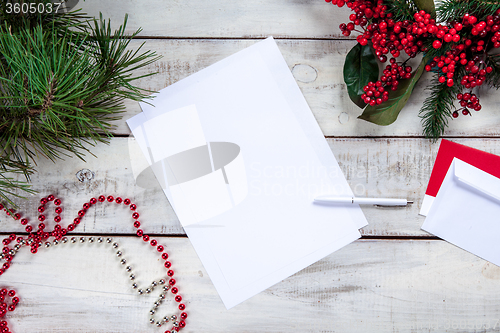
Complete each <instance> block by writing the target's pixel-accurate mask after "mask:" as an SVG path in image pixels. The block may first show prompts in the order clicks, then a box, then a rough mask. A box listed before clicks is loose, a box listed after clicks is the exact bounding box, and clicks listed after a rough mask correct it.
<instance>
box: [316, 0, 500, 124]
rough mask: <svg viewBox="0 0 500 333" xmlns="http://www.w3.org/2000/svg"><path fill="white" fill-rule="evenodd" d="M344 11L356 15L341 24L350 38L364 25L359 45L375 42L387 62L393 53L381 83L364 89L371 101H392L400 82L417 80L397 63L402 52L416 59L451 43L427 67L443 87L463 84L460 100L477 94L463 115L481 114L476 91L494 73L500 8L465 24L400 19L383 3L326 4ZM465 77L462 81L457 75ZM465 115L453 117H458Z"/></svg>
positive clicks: (464, 103) (422, 16) (347, 0)
mask: <svg viewBox="0 0 500 333" xmlns="http://www.w3.org/2000/svg"><path fill="white" fill-rule="evenodd" d="M325 1H326V2H331V3H332V4H334V5H337V6H339V7H342V6H344V4H346V5H347V7H349V8H350V9H351V10H352V11H354V14H351V15H350V16H349V19H350V21H351V22H350V23H348V24H345V23H343V24H341V25H340V29H341V30H342V33H343V34H344V35H345V36H349V35H350V34H351V31H353V30H355V27H356V26H359V27H360V28H361V29H360V30H359V32H360V35H358V36H357V41H358V43H360V44H361V45H367V44H368V41H369V40H371V42H372V45H373V48H374V50H375V54H376V56H377V57H378V59H379V61H381V62H382V63H384V62H386V61H387V55H388V54H389V53H390V54H391V55H392V57H393V58H391V59H390V60H391V64H390V65H388V66H386V68H385V70H384V72H383V75H382V76H381V78H380V80H379V81H377V82H370V83H369V84H368V85H367V86H365V87H364V94H363V95H362V96H361V98H362V99H363V100H364V101H365V103H367V104H370V105H372V106H373V105H377V104H380V103H382V102H384V101H385V100H387V99H388V96H387V94H384V92H386V90H388V89H392V90H396V89H397V86H398V82H399V81H400V79H405V78H410V77H411V68H410V67H406V66H404V64H405V63H406V62H403V63H402V64H401V65H398V64H397V62H396V59H394V58H397V57H398V56H400V55H401V53H402V52H404V53H406V55H407V56H408V57H410V58H413V57H415V56H416V55H417V54H418V53H420V52H427V51H428V49H427V46H426V45H432V48H434V49H441V48H442V47H443V46H444V45H447V46H449V47H447V48H446V49H447V50H446V52H443V53H444V54H443V55H440V56H435V57H434V58H433V59H432V61H431V62H430V63H429V64H428V65H426V66H425V69H426V70H427V71H434V72H436V73H437V74H438V80H439V82H440V83H445V84H446V85H447V86H448V87H452V86H454V85H455V84H457V83H458V81H459V83H460V85H461V86H462V88H463V89H466V90H467V91H468V92H467V93H461V94H459V96H462V97H463V96H474V98H473V100H472V101H471V100H470V99H460V98H459V102H460V105H461V107H462V108H463V109H461V111H462V114H470V112H469V109H473V110H477V111H479V110H480V109H481V105H480V103H479V98H477V96H476V95H474V94H473V93H472V90H471V89H473V88H474V87H478V86H481V85H482V84H483V83H484V82H485V80H486V78H487V75H488V74H489V73H491V72H492V71H493V68H492V67H491V66H488V65H487V61H486V60H487V57H488V54H487V53H486V50H489V49H490V48H492V47H493V48H499V47H500V9H499V10H497V11H496V12H495V13H494V14H493V15H485V14H482V15H481V16H480V17H484V18H485V19H484V20H478V18H477V17H476V16H474V15H471V14H465V15H464V16H463V17H462V19H461V20H459V21H458V22H457V21H453V22H449V23H443V24H437V23H436V21H435V20H434V19H432V17H431V15H430V14H429V13H426V12H425V11H423V10H421V11H419V12H417V13H415V14H414V15H413V21H409V20H404V21H396V20H394V19H393V15H392V13H389V12H387V6H386V5H384V4H383V1H382V0H325ZM456 73H460V77H459V78H457V77H456V75H455V74H456ZM458 114H459V112H458V111H457V112H455V113H453V116H454V117H457V115H458Z"/></svg>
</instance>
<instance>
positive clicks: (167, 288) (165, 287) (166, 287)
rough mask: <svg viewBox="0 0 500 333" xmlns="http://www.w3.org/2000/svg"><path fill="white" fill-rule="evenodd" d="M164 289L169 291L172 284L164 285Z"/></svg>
mask: <svg viewBox="0 0 500 333" xmlns="http://www.w3.org/2000/svg"><path fill="white" fill-rule="evenodd" d="M162 289H163V291H168V290H169V289H170V286H169V285H166V286H163V288H162Z"/></svg>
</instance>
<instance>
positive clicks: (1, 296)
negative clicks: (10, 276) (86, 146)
mask: <svg viewBox="0 0 500 333" xmlns="http://www.w3.org/2000/svg"><path fill="white" fill-rule="evenodd" d="M106 200H107V201H108V202H113V201H115V202H117V203H118V204H119V203H121V202H122V199H121V198H120V197H117V198H116V199H114V198H113V196H108V197H105V196H104V195H101V196H99V197H98V199H96V198H91V199H90V203H85V204H84V205H83V209H82V210H80V211H79V212H78V216H79V217H77V218H75V219H74V220H73V223H72V224H69V225H68V227H67V228H62V227H61V225H59V224H55V225H54V229H53V230H52V231H50V232H45V231H44V229H45V228H46V227H47V226H46V225H45V224H44V223H39V224H38V230H36V231H33V227H32V226H31V225H28V222H29V221H28V219H26V218H23V219H21V214H20V213H15V211H14V210H13V209H9V210H7V209H4V206H3V205H1V204H0V209H3V210H4V211H5V213H6V214H7V215H13V217H14V218H15V219H20V223H21V224H22V225H25V226H26V227H25V230H26V232H28V233H29V235H28V237H27V240H28V242H26V241H25V239H24V238H23V237H17V236H16V235H15V234H11V235H9V237H8V238H5V239H3V241H2V243H3V244H4V245H5V247H4V248H3V249H2V252H3V259H4V260H5V261H6V262H5V263H4V264H3V265H2V268H1V269H0V275H2V274H3V273H4V272H5V271H6V270H7V269H9V268H10V262H11V260H12V259H13V255H12V254H10V253H11V249H10V248H9V246H8V245H9V244H10V242H11V241H14V240H16V241H17V243H18V244H20V245H26V246H30V251H31V253H33V254H35V253H37V252H38V248H39V247H40V246H41V245H42V240H45V239H48V238H49V237H54V239H61V238H62V236H63V235H65V234H66V233H67V230H69V231H72V230H74V229H75V227H76V226H77V225H78V224H79V223H80V219H81V218H82V217H83V216H84V215H85V213H86V210H88V209H89V208H90V205H93V204H96V203H97V201H99V202H104V201H106ZM52 201H53V203H54V205H56V206H58V207H56V209H55V212H56V214H57V215H56V216H55V217H54V221H55V222H57V223H59V222H61V220H62V219H61V216H60V215H59V214H61V213H62V210H63V209H62V207H59V206H60V205H61V200H60V199H57V198H55V196H54V195H49V196H47V197H46V198H42V199H41V200H40V204H41V206H40V207H38V212H39V213H43V212H44V211H45V205H46V204H47V203H48V202H52ZM123 203H124V204H125V205H129V207H130V209H131V210H133V211H135V210H136V208H137V207H136V205H135V204H130V199H124V200H123ZM132 217H133V218H134V219H135V220H136V221H134V227H136V228H139V227H140V225H141V224H140V222H139V221H137V218H139V213H137V212H134V213H133V214H132ZM45 218H46V217H45V215H43V214H40V215H39V216H38V220H39V221H40V222H43V221H44V220H45ZM136 234H137V236H139V237H142V239H143V240H144V241H146V242H147V241H149V239H150V236H149V235H147V234H145V233H144V231H143V230H142V229H138V230H137V232H136ZM150 244H151V246H153V247H155V246H156V250H157V251H158V252H160V253H161V257H162V259H164V260H166V259H167V258H168V254H167V253H166V252H163V250H164V246H163V245H158V241H157V240H155V239H151V241H150ZM14 254H15V252H14ZM165 267H166V268H170V267H171V263H170V262H169V261H165ZM173 275H174V271H173V270H168V272H167V276H169V277H171V276H173ZM175 283H176V281H175V279H170V280H169V281H168V284H169V285H170V286H174V285H175ZM171 291H172V293H173V294H176V293H177V292H178V288H177V287H173V288H172V289H171ZM6 295H7V296H9V297H11V304H10V305H8V304H7V303H5V296H6ZM181 300H182V297H181V296H180V295H176V296H175V301H176V302H181ZM18 304H19V297H17V296H16V292H15V291H14V290H12V289H11V290H7V289H5V288H3V289H1V290H0V317H4V316H5V315H6V314H7V311H14V310H15V309H16V305H18ZM178 308H179V310H181V311H183V310H184V309H185V308H186V306H185V304H179V306H178ZM180 318H181V319H182V320H180V321H179V322H178V323H177V324H178V327H173V328H172V330H171V331H166V332H178V331H179V330H180V328H183V327H185V326H186V323H185V321H184V319H186V318H187V314H186V313H185V312H182V313H181V315H180ZM0 332H7V333H8V332H10V331H9V329H8V325H7V322H6V321H0Z"/></svg>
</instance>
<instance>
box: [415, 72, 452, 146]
mask: <svg viewBox="0 0 500 333" xmlns="http://www.w3.org/2000/svg"><path fill="white" fill-rule="evenodd" d="M438 77H439V75H436V74H435V75H434V78H433V80H432V82H431V84H430V85H429V87H428V88H427V90H430V96H429V97H427V98H426V99H425V101H424V103H423V106H422V108H421V109H420V112H419V116H420V118H422V125H423V127H424V135H425V137H426V138H430V139H432V140H433V141H434V142H435V141H436V140H437V139H438V138H439V137H440V136H441V135H442V134H443V133H444V130H445V128H446V126H447V125H448V120H449V119H450V118H451V114H452V111H453V110H454V106H453V102H454V100H455V96H456V93H457V88H456V86H453V87H448V86H447V85H446V83H440V82H439V80H438Z"/></svg>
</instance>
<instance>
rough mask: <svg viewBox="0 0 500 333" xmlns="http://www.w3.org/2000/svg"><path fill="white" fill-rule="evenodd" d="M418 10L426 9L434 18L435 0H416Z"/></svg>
mask: <svg viewBox="0 0 500 333" xmlns="http://www.w3.org/2000/svg"><path fill="white" fill-rule="evenodd" d="M415 5H417V8H418V10H425V11H426V12H427V13H429V14H431V17H432V18H436V8H435V7H434V0H415Z"/></svg>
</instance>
